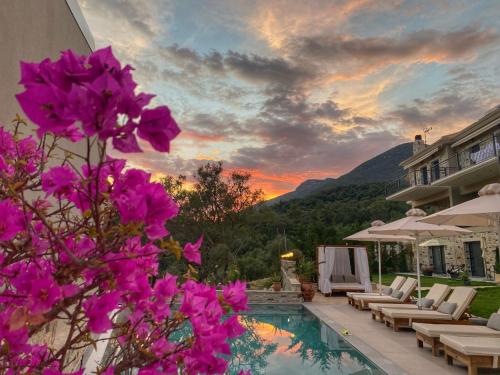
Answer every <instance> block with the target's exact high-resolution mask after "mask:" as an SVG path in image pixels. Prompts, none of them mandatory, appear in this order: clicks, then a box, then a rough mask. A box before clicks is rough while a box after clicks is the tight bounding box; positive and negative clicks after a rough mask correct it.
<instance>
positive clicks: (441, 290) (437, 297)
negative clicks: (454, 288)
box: [426, 283, 451, 308]
mask: <svg viewBox="0 0 500 375" xmlns="http://www.w3.org/2000/svg"><path fill="white" fill-rule="evenodd" d="M450 290H451V288H450V286H449V285H444V284H439V283H436V284H434V285H433V286H432V288H431V289H429V293H427V295H426V298H429V299H433V300H434V303H433V306H434V307H435V308H437V307H438V306H439V305H440V304H441V303H442V302H443V301H444V300H445V298H446V297H448V294H450Z"/></svg>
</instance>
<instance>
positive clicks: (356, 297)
mask: <svg viewBox="0 0 500 375" xmlns="http://www.w3.org/2000/svg"><path fill="white" fill-rule="evenodd" d="M352 299H353V300H355V301H359V300H362V299H363V300H373V301H374V302H387V301H389V302H392V301H399V300H398V299H397V298H394V297H391V296H384V295H381V296H379V295H375V296H371V295H367V296H364V295H362V294H356V295H354V296H352Z"/></svg>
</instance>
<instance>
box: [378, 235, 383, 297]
mask: <svg viewBox="0 0 500 375" xmlns="http://www.w3.org/2000/svg"><path fill="white" fill-rule="evenodd" d="M377 242H378V294H379V295H382V251H380V241H377Z"/></svg>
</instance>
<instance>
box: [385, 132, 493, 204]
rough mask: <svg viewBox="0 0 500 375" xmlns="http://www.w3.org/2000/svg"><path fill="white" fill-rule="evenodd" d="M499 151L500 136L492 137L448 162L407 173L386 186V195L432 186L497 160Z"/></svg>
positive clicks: (457, 154) (455, 155)
mask: <svg viewBox="0 0 500 375" xmlns="http://www.w3.org/2000/svg"><path fill="white" fill-rule="evenodd" d="M499 151H500V136H492V137H491V139H487V140H484V141H482V142H480V143H478V144H475V145H474V146H471V147H469V148H467V149H465V150H463V151H461V152H458V153H456V154H454V155H452V156H451V157H450V158H449V159H447V160H443V161H441V162H440V163H436V164H430V165H427V166H426V167H423V168H421V169H419V170H415V171H412V172H407V173H406V174H404V175H403V176H400V177H398V178H396V179H395V180H393V181H390V182H387V183H386V184H385V194H386V196H389V195H392V194H395V193H397V192H399V191H401V190H404V189H406V188H409V187H412V186H425V185H430V184H432V183H433V182H436V181H438V180H440V179H442V178H444V177H448V176H450V175H452V174H454V173H457V172H459V171H462V170H464V169H467V168H470V167H472V166H474V165H478V164H481V163H483V162H485V161H487V160H490V159H492V158H495V157H497V155H498V152H499Z"/></svg>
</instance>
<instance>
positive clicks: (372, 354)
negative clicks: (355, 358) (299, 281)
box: [302, 303, 408, 375]
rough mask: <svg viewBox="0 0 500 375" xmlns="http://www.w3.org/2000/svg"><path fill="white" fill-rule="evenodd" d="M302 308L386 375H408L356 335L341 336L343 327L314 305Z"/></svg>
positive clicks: (305, 305) (306, 305)
mask: <svg viewBox="0 0 500 375" xmlns="http://www.w3.org/2000/svg"><path fill="white" fill-rule="evenodd" d="M302 306H303V307H304V308H306V309H307V310H308V311H309V312H310V313H311V314H313V315H314V316H315V317H316V318H318V319H319V320H320V321H322V322H323V323H325V324H326V325H327V326H329V327H330V328H331V329H333V330H334V331H335V332H337V333H338V334H339V335H340V336H342V338H343V339H344V340H345V341H347V342H348V343H349V344H351V345H352V346H353V347H354V348H356V350H358V351H359V352H360V353H362V354H363V355H364V356H366V357H367V358H368V359H369V360H370V361H372V362H373V363H375V364H376V365H377V366H378V367H380V368H381V369H382V370H383V371H384V372H385V373H387V375H408V373H407V372H406V371H405V370H403V369H402V368H401V367H399V366H398V365H397V364H395V363H394V362H393V361H391V360H390V359H389V358H387V357H386V356H385V355H383V354H382V353H380V352H379V351H377V350H376V349H374V348H373V347H372V346H371V345H369V344H367V343H366V342H364V341H363V340H362V339H361V338H360V337H357V336H356V335H348V336H344V335H341V334H340V332H341V331H342V329H343V327H341V326H340V325H339V324H338V323H337V322H335V321H334V320H333V319H330V318H329V317H328V316H327V315H326V314H325V313H323V312H321V311H320V310H318V309H316V308H315V306H314V305H310V304H306V303H303V304H302Z"/></svg>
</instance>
